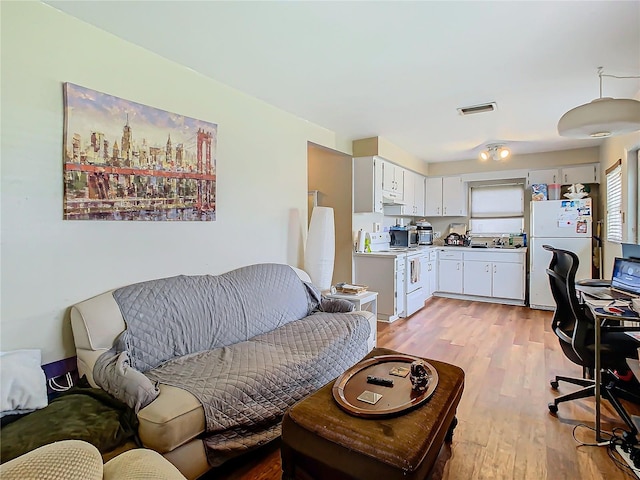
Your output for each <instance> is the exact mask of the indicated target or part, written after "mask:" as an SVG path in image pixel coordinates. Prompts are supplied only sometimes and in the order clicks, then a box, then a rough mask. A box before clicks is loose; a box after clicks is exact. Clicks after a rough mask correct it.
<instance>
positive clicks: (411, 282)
mask: <svg viewBox="0 0 640 480" xmlns="http://www.w3.org/2000/svg"><path fill="white" fill-rule="evenodd" d="M406 274H407V293H411V292H413V291H415V290H417V289H418V288H420V287H421V285H422V277H421V272H420V257H419V256H418V257H413V258H408V259H407V270H406Z"/></svg>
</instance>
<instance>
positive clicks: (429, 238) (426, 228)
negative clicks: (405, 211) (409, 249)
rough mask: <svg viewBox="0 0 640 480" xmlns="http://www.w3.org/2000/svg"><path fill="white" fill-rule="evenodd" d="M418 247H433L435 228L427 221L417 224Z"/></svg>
mask: <svg viewBox="0 0 640 480" xmlns="http://www.w3.org/2000/svg"><path fill="white" fill-rule="evenodd" d="M416 227H417V229H418V245H433V227H432V226H431V223H429V222H427V221H426V220H422V221H419V222H416Z"/></svg>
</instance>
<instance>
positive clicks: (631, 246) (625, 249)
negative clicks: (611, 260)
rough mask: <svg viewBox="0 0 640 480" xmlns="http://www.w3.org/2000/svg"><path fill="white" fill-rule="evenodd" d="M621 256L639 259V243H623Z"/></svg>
mask: <svg viewBox="0 0 640 480" xmlns="http://www.w3.org/2000/svg"><path fill="white" fill-rule="evenodd" d="M622 256H623V257H624V258H638V259H640V245H636V244H635V243H623V244H622Z"/></svg>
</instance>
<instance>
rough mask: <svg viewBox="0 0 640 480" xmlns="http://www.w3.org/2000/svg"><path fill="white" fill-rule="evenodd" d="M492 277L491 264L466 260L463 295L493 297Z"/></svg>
mask: <svg viewBox="0 0 640 480" xmlns="http://www.w3.org/2000/svg"><path fill="white" fill-rule="evenodd" d="M492 276H493V265H492V264H491V262H486V261H484V262H483V261H475V260H465V261H464V275H463V277H464V281H463V289H462V293H464V294H465V295H479V296H482V297H491V296H493V295H492V290H491V277H492Z"/></svg>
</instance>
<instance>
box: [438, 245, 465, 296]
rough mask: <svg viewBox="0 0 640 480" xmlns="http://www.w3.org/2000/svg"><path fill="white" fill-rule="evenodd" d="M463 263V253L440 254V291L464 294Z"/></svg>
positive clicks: (441, 251) (449, 252)
mask: <svg viewBox="0 0 640 480" xmlns="http://www.w3.org/2000/svg"><path fill="white" fill-rule="evenodd" d="M462 261H463V258H462V252H461V251H454V250H440V251H439V252H438V291H440V292H446V293H463V281H462V280H463V276H462V271H463V270H462Z"/></svg>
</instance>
